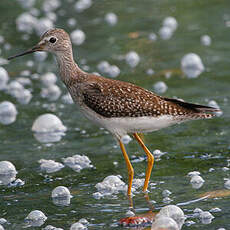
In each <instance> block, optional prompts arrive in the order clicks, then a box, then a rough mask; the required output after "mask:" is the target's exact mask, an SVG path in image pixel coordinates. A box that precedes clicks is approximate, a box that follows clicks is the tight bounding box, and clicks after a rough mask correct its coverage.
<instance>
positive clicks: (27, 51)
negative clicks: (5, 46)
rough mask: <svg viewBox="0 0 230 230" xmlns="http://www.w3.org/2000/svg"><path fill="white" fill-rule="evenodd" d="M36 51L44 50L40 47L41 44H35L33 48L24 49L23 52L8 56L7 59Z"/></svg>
mask: <svg viewBox="0 0 230 230" xmlns="http://www.w3.org/2000/svg"><path fill="white" fill-rule="evenodd" d="M36 51H42V50H41V47H39V46H34V47H33V48H31V49H29V50H26V51H24V52H22V53H19V54H16V55H13V56H10V57H8V58H7V59H8V60H12V59H14V58H16V57H20V56H24V55H26V54H30V53H34V52H36Z"/></svg>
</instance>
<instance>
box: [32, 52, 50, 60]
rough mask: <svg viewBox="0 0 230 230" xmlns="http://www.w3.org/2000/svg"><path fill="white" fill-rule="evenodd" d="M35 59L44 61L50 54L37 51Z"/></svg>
mask: <svg viewBox="0 0 230 230" xmlns="http://www.w3.org/2000/svg"><path fill="white" fill-rule="evenodd" d="M33 55H34V59H35V61H38V62H43V61H45V59H46V58H47V56H48V54H47V53H46V52H35V53H34V54H33Z"/></svg>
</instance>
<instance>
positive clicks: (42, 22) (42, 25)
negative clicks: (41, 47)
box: [35, 18, 54, 36]
mask: <svg viewBox="0 0 230 230" xmlns="http://www.w3.org/2000/svg"><path fill="white" fill-rule="evenodd" d="M52 28H54V24H53V22H52V21H51V20H50V19H49V18H40V19H39V20H38V22H37V23H36V24H35V31H36V33H37V35H38V36H41V35H42V34H43V33H44V32H46V31H47V30H49V29H52Z"/></svg>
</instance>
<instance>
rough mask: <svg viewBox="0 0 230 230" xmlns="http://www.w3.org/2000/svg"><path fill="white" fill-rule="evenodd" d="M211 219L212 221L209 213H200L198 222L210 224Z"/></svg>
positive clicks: (212, 217)
mask: <svg viewBox="0 0 230 230" xmlns="http://www.w3.org/2000/svg"><path fill="white" fill-rule="evenodd" d="M212 219H214V216H213V215H212V214H211V213H210V212H208V211H204V212H201V213H200V220H201V222H202V223H203V224H210V223H211V222H212Z"/></svg>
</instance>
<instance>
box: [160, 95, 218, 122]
mask: <svg viewBox="0 0 230 230" xmlns="http://www.w3.org/2000/svg"><path fill="white" fill-rule="evenodd" d="M164 100H166V101H169V102H172V103H175V104H177V105H179V106H181V107H183V108H185V109H187V110H188V111H191V113H190V114H189V115H190V116H191V117H193V118H194V119H206V118H212V117H214V116H216V113H219V112H221V110H220V109H219V108H214V107H211V106H206V105H199V104H193V103H188V102H184V101H181V100H178V99H172V98H164Z"/></svg>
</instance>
